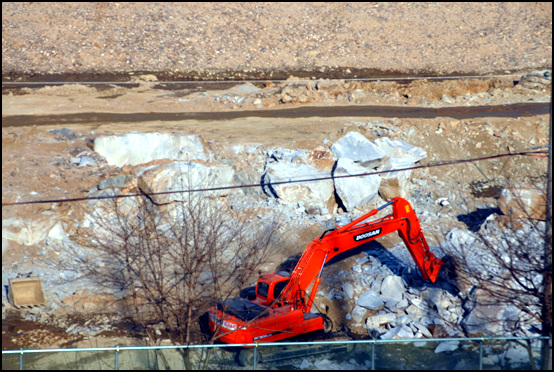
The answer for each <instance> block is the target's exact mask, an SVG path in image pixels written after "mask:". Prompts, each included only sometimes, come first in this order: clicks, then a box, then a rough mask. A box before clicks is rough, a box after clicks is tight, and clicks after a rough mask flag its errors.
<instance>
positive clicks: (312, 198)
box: [262, 162, 334, 215]
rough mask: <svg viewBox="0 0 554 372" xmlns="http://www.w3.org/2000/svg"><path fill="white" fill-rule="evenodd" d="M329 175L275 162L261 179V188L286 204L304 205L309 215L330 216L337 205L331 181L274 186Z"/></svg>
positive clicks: (305, 166)
mask: <svg viewBox="0 0 554 372" xmlns="http://www.w3.org/2000/svg"><path fill="white" fill-rule="evenodd" d="M329 176H330V175H329V173H327V172H325V171H322V170H319V169H316V168H314V167H312V166H309V165H305V164H294V163H289V162H275V163H271V164H268V166H267V168H266V172H265V173H264V174H263V176H262V188H263V190H264V192H265V193H266V194H267V195H269V196H272V197H274V198H279V199H281V200H282V201H284V202H285V203H298V202H300V201H302V202H304V205H305V208H306V211H307V212H308V213H310V214H321V215H325V214H328V213H329V210H331V207H332V205H333V204H334V187H333V181H332V180H330V179H328V180H321V181H314V182H299V183H291V184H280V185H274V184H273V183H278V182H284V181H289V180H302V179H313V178H325V177H329Z"/></svg>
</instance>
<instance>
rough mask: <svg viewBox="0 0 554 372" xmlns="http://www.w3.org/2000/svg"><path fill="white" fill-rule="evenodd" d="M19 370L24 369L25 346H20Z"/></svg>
mask: <svg viewBox="0 0 554 372" xmlns="http://www.w3.org/2000/svg"><path fill="white" fill-rule="evenodd" d="M19 350H20V352H19V370H20V371H23V348H19Z"/></svg>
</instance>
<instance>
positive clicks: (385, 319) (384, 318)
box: [366, 313, 396, 329]
mask: <svg viewBox="0 0 554 372" xmlns="http://www.w3.org/2000/svg"><path fill="white" fill-rule="evenodd" d="M395 319H396V315H395V314H392V313H385V314H378V315H374V316H370V317H368V318H367V321H366V325H367V328H369V329H372V328H379V327H380V326H382V325H384V324H389V323H390V322H392V321H394V320H395Z"/></svg>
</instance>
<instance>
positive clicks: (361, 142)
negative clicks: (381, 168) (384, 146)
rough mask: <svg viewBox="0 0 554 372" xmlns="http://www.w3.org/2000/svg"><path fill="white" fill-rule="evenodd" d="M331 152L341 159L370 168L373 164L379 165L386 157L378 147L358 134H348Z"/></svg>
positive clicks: (331, 148) (335, 144) (334, 145)
mask: <svg viewBox="0 0 554 372" xmlns="http://www.w3.org/2000/svg"><path fill="white" fill-rule="evenodd" d="M330 150H331V151H332V152H333V154H335V156H336V157H337V158H339V159H340V158H341V157H346V158H349V159H352V160H353V161H355V162H360V163H362V165H363V166H369V165H370V164H372V163H376V164H378V163H379V162H378V161H379V160H380V159H382V158H383V157H384V156H385V154H384V153H383V152H382V151H381V150H380V149H379V147H378V146H376V145H375V144H373V143H371V141H370V140H368V139H367V138H365V137H364V136H363V135H361V134H360V133H358V132H348V133H347V134H346V135H345V136H344V137H342V138H341V139H339V140H338V141H337V142H335V143H334V144H333V146H331V147H330Z"/></svg>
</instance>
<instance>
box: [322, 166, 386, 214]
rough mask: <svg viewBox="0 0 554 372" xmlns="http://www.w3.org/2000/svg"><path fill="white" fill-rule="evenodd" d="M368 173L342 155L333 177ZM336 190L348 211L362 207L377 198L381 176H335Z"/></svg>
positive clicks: (365, 169)
mask: <svg viewBox="0 0 554 372" xmlns="http://www.w3.org/2000/svg"><path fill="white" fill-rule="evenodd" d="M363 173H368V169H367V168H364V167H362V166H360V165H358V164H356V163H354V162H353V161H352V160H351V159H348V158H346V157H341V158H339V160H338V161H337V165H336V167H335V170H334V172H333V177H337V176H345V175H353V174H363ZM334 182H335V190H336V192H337V195H338V196H339V197H340V199H341V201H342V203H343V205H344V206H345V207H346V209H347V210H348V211H352V210H353V209H354V208H358V207H362V206H364V205H366V204H367V203H369V202H370V201H372V200H373V199H375V197H376V196H377V192H378V191H379V185H380V183H381V177H380V176H379V175H372V176H365V177H348V178H334Z"/></svg>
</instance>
